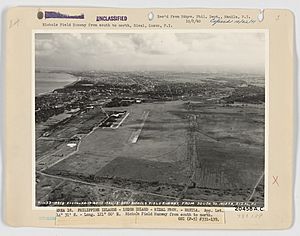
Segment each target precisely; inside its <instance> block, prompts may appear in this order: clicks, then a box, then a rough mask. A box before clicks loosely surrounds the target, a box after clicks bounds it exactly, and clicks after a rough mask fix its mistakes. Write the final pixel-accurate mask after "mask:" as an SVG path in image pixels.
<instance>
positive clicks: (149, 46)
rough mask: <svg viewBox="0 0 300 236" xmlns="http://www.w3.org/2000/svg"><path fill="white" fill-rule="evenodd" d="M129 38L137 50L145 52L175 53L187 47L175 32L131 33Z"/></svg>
mask: <svg viewBox="0 0 300 236" xmlns="http://www.w3.org/2000/svg"><path fill="white" fill-rule="evenodd" d="M131 40H132V42H133V44H134V48H135V49H136V51H137V52H142V53H145V54H158V55H163V54H177V53H180V52H183V51H186V50H187V49H188V47H187V45H186V44H184V43H183V42H181V41H179V40H178V38H177V36H176V35H175V34H171V33H168V34H151V33H146V34H132V35H131Z"/></svg>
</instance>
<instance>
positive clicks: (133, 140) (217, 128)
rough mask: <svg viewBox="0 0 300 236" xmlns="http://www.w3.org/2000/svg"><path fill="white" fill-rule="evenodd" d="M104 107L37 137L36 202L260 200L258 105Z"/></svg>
mask: <svg viewBox="0 0 300 236" xmlns="http://www.w3.org/2000/svg"><path fill="white" fill-rule="evenodd" d="M104 110H105V111H104V112H103V110H102V109H100V108H95V109H92V110H90V111H87V112H86V113H85V114H83V115H82V116H84V117H81V118H80V117H79V115H78V116H77V117H75V118H73V119H70V120H69V121H68V123H66V124H64V128H63V129H57V131H55V130H54V131H53V132H52V133H51V134H50V135H49V136H48V137H42V136H41V137H39V138H38V139H37V142H36V145H37V146H38V147H39V148H37V149H36V150H37V154H36V163H37V165H36V177H37V181H36V204H37V205H38V206H43V205H48V206H49V205H50V206H57V205H59V204H60V203H59V202H60V201H61V202H63V203H64V204H65V205H74V204H75V205H76V202H77V203H78V204H79V203H81V204H82V202H84V204H86V205H91V203H92V202H95V203H97V202H101V203H105V202H113V201H123V202H144V201H148V202H155V201H157V202H158V201H164V202H166V201H167V202H168V201H169V202H172V201H173V202H181V201H190V202H217V203H222V202H250V203H251V202H252V203H253V202H254V203H256V204H257V205H263V199H264V129H262V127H264V106H263V105H249V106H244V105H224V104H209V103H207V104H206V103H201V102H194V103H190V102H187V101H182V100H177V101H162V102H151V103H141V104H132V105H130V106H128V107H105V109H104ZM72 137H73V139H72ZM51 139H53V140H51ZM70 139H72V142H71V143H72V145H70V141H69V140H70ZM65 140H68V141H65ZM39 143H41V144H39ZM45 143H47V144H48V145H45ZM96 205H97V204H96Z"/></svg>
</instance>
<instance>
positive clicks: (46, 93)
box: [35, 72, 82, 97]
mask: <svg viewBox="0 0 300 236" xmlns="http://www.w3.org/2000/svg"><path fill="white" fill-rule="evenodd" d="M47 73H51V72H47ZM65 74H68V75H71V76H73V77H74V78H76V80H75V81H73V82H70V83H67V84H66V85H64V86H62V87H57V88H55V89H53V90H51V91H49V92H43V93H39V94H38V95H37V94H36V93H35V97H41V96H44V95H48V94H53V93H54V91H55V90H56V89H62V88H65V87H67V86H71V85H73V84H75V83H77V82H79V81H80V80H81V79H82V78H81V77H76V76H75V75H72V74H69V73H65ZM35 83H36V81H35Z"/></svg>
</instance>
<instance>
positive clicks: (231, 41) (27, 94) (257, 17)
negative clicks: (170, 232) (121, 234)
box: [5, 7, 294, 229]
mask: <svg viewBox="0 0 300 236" xmlns="http://www.w3.org/2000/svg"><path fill="white" fill-rule="evenodd" d="M5 27H6V42H5V74H6V82H5V92H6V94H5V103H6V106H5V220H6V222H7V223H8V224H9V225H13V226H38V227H102V228H199V229H200V228H205V229H282V228H288V227H290V226H291V224H292V222H293V216H292V212H293V210H292V206H293V204H292V202H293V157H294V147H293V140H294V133H293V123H294V119H293V117H294V114H293V111H294V88H293V84H294V81H293V80H294V77H293V75H294V17H293V13H292V12H290V11H288V10H271V9H270V10H269V9H266V10H258V9H163V8H162V9H155V8H152V9H121V8H55V7H16V8H11V9H8V11H7V12H6V24H5Z"/></svg>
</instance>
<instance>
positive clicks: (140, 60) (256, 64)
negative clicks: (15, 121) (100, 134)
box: [35, 31, 265, 72]
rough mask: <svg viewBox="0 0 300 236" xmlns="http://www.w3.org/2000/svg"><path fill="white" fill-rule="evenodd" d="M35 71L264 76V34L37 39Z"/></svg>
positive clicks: (57, 35) (86, 35) (97, 35)
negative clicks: (162, 72) (249, 74)
mask: <svg viewBox="0 0 300 236" xmlns="http://www.w3.org/2000/svg"><path fill="white" fill-rule="evenodd" d="M35 63H36V68H37V69H66V70H99V71H101V70H108V71H139V70H141V71H145V70H146V71H151V70H170V71H205V70H208V71H214V70H215V71H222V70H225V71H230V70H233V71H245V72H263V71H264V65H265V35H264V33H262V32H249V31H248V32H240V31H239V32H228V31H227V32H226V31H222V32H220V31H219V32H218V31H212V32H208V31H206V32H197V33H171V32H159V33H157V32H154V33H153V32H152V33H150V32H149V33H38V34H36V35H35Z"/></svg>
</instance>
